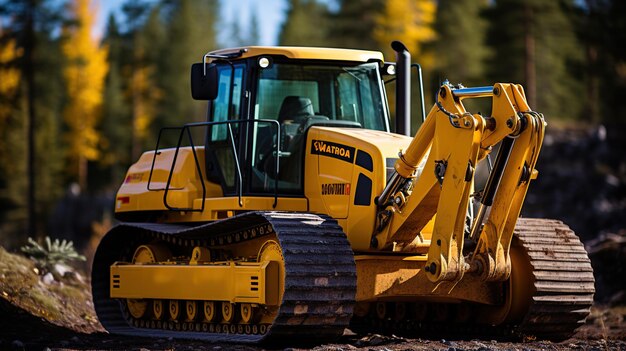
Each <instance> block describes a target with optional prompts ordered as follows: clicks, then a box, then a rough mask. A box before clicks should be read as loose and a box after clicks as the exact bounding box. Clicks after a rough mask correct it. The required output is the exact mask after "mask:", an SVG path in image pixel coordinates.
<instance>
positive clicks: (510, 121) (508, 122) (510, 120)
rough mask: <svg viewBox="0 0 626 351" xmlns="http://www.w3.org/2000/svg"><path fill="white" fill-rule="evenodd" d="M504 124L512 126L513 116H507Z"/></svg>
mask: <svg viewBox="0 0 626 351" xmlns="http://www.w3.org/2000/svg"><path fill="white" fill-rule="evenodd" d="M506 126H507V127H509V128H513V118H509V119H507V120H506Z"/></svg>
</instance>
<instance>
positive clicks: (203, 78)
mask: <svg viewBox="0 0 626 351" xmlns="http://www.w3.org/2000/svg"><path fill="white" fill-rule="evenodd" d="M217 87H218V84H217V65H215V64H213V63H205V64H202V63H194V64H193V65H191V97H193V98H194V99H195V100H214V99H215V98H216V97H217Z"/></svg>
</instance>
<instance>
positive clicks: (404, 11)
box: [374, 0, 437, 67]
mask: <svg viewBox="0 0 626 351" xmlns="http://www.w3.org/2000/svg"><path fill="white" fill-rule="evenodd" d="M436 10H437V3H436V1H435V0H387V2H386V5H385V11H384V13H382V14H380V15H378V16H377V17H376V27H375V28H374V38H375V39H376V41H377V42H378V43H379V44H380V46H381V47H383V48H386V52H385V56H386V57H388V58H391V57H393V52H392V51H391V49H388V48H389V44H390V43H391V42H392V41H393V40H400V41H402V42H403V43H404V45H406V47H407V49H409V52H411V54H412V55H413V56H415V57H417V58H418V60H419V61H420V62H421V63H422V66H426V67H427V66H428V62H424V61H425V60H426V61H429V60H428V58H427V57H425V53H424V52H423V50H422V45H423V44H424V43H427V42H430V41H433V40H434V39H435V38H436V32H435V30H434V29H433V23H434V22H435V15H436ZM388 55H389V56H388Z"/></svg>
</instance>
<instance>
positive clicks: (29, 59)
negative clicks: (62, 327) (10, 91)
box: [24, 0, 38, 238]
mask: <svg viewBox="0 0 626 351" xmlns="http://www.w3.org/2000/svg"><path fill="white" fill-rule="evenodd" d="M35 7H36V4H35V2H34V1H33V0H30V1H29V2H28V8H27V9H26V11H27V14H26V16H27V18H26V33H25V34H26V38H25V41H24V74H25V76H26V77H25V78H26V86H27V89H26V90H27V96H26V100H27V102H26V103H27V105H28V121H27V123H26V128H27V135H26V144H27V146H26V149H27V150H28V151H27V152H28V154H27V157H26V169H27V174H28V176H27V178H28V189H27V199H28V200H27V202H28V228H27V230H28V235H31V236H34V237H36V238H38V233H37V212H36V207H35V206H36V205H35V116H36V111H35V77H34V72H33V69H34V66H35V65H34V62H33V61H34V58H33V56H34V49H35V18H34V17H35V11H36V10H35Z"/></svg>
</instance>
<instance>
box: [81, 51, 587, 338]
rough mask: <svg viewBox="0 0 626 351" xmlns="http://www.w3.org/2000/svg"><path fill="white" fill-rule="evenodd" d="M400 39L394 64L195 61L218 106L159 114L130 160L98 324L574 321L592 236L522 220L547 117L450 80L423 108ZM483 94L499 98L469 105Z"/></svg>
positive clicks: (398, 328) (289, 54) (255, 332)
mask: <svg viewBox="0 0 626 351" xmlns="http://www.w3.org/2000/svg"><path fill="white" fill-rule="evenodd" d="M392 48H393V49H394V51H395V52H396V58H397V59H396V62H385V61H384V59H383V55H382V54H381V53H379V52H372V51H361V50H347V49H329V48H307V47H246V48H236V49H226V50H219V51H214V52H210V53H207V54H206V55H204V57H203V59H202V61H201V62H200V63H197V64H193V65H192V68H191V88H192V89H191V90H192V96H193V98H194V99H197V100H206V101H208V108H207V118H206V122H201V123H187V124H184V125H183V126H181V127H177V128H165V129H162V130H161V132H160V133H159V136H158V139H157V143H156V144H157V145H156V148H155V150H152V151H148V152H145V153H144V154H143V155H142V156H141V157H140V159H139V160H138V161H137V162H136V163H135V164H133V165H132V166H131V167H130V169H129V170H128V173H127V175H126V177H125V179H124V181H123V184H122V186H121V188H120V189H119V192H118V193H117V196H116V203H115V214H116V218H117V219H119V220H120V221H121V223H120V224H118V225H117V226H115V227H114V228H112V229H111V230H110V231H109V232H108V233H107V234H106V235H105V236H104V237H103V239H102V241H101V243H100V245H99V247H98V249H97V252H96V255H95V260H94V263H93V273H92V289H93V299H94V305H95V309H96V312H97V315H98V318H99V319H100V321H101V323H102V325H103V326H104V327H105V328H106V329H107V330H108V331H109V332H112V333H119V334H126V335H135V336H148V337H149V336H158V337H170V336H171V337H181V338H194V339H204V340H210V341H225V342H261V341H276V340H282V339H284V338H298V340H307V339H308V340H316V341H319V340H324V339H327V338H333V337H337V336H340V335H342V333H343V332H344V329H345V328H351V329H352V330H354V331H357V332H369V331H376V332H394V333H405V334H412V333H422V335H435V334H437V333H438V334H441V333H449V334H451V335H459V334H463V335H470V336H492V337H493V336H514V337H519V336H522V337H529V338H542V339H543V338H546V339H564V338H567V337H569V336H570V335H571V334H572V333H573V332H574V330H575V329H576V328H577V327H578V326H580V325H581V324H582V323H583V322H584V320H585V318H586V317H587V315H588V314H589V310H590V306H591V305H592V302H593V294H594V278H593V272H592V268H591V265H590V261H589V259H588V256H587V253H586V252H585V250H584V247H583V245H582V244H581V242H580V240H579V239H578V237H577V236H576V235H575V234H574V233H573V231H572V230H570V229H569V228H568V227H567V226H566V225H565V224H563V223H561V222H559V221H556V220H549V219H530V218H519V216H520V211H521V208H522V204H523V202H524V198H525V196H526V193H527V190H528V186H529V183H530V182H531V180H533V179H535V178H536V177H537V175H538V172H537V170H536V169H535V166H536V163H537V158H538V156H539V151H540V149H541V144H542V141H543V137H544V131H545V126H546V123H545V121H544V117H543V115H542V114H540V113H537V112H535V111H533V110H532V109H531V107H530V106H528V103H527V100H526V97H525V94H524V90H523V88H522V87H521V86H520V85H517V84H509V83H498V84H494V85H493V86H488V87H474V88H466V87H463V86H461V85H456V86H453V85H451V84H449V83H447V82H446V83H444V84H443V85H442V86H441V87H440V89H439V91H438V92H437V94H436V98H435V100H436V102H435V104H434V105H433V107H432V109H431V110H430V112H429V113H428V114H427V115H426V114H425V112H424V108H423V105H424V104H423V88H422V87H423V84H422V83H421V69H420V67H419V66H418V65H416V64H411V61H410V54H409V53H408V51H407V49H406V47H405V46H404V45H402V43H400V42H394V43H392ZM414 69H415V70H414ZM413 71H417V72H416V73H413ZM412 76H414V77H419V78H420V84H419V86H420V92H421V96H422V97H421V101H422V116H423V123H422V124H421V126H420V128H419V130H418V131H417V133H416V134H415V136H413V137H409V136H408V135H407V134H408V133H409V131H410V115H411V111H410V108H411V98H410V97H411V92H410V83H411V80H412ZM394 80H395V85H396V96H395V98H396V117H395V128H394V130H395V133H392V132H391V131H390V130H391V129H392V128H391V126H390V123H391V122H390V121H391V118H390V117H389V116H390V114H389V109H388V104H387V97H386V92H385V84H386V83H388V82H390V81H394ZM476 98H486V99H491V111H490V113H489V114H488V115H486V116H483V115H481V114H479V113H471V112H468V111H467V110H466V109H465V105H464V102H465V101H467V100H469V99H476ZM172 136H174V139H173V140H174V141H176V140H177V142H174V143H173V144H174V145H166V146H167V147H165V146H164V145H161V144H163V143H164V142H163V140H166V139H167V138H168V137H170V138H171V137H172ZM176 137H177V139H176ZM492 154H493V155H494V157H493V158H494V159H493V160H492ZM479 173H480V174H483V173H484V174H487V176H485V177H481V176H478V175H477V174H479Z"/></svg>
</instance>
